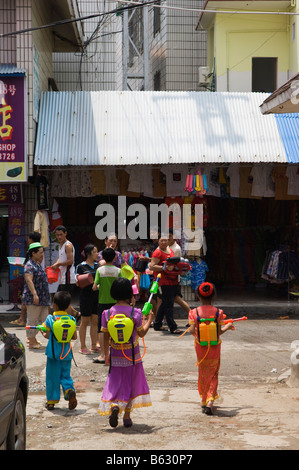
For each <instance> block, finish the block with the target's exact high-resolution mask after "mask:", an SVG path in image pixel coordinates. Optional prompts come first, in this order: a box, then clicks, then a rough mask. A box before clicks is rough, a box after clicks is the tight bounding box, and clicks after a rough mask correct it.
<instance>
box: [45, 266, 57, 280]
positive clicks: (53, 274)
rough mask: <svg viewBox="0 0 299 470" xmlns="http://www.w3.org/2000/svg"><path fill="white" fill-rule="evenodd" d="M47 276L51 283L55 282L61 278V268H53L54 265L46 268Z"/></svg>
mask: <svg viewBox="0 0 299 470" xmlns="http://www.w3.org/2000/svg"><path fill="white" fill-rule="evenodd" d="M46 273H47V278H48V283H49V284H54V282H57V281H58V279H59V273H60V269H59V268H58V269H53V268H52V266H48V267H47V268H46Z"/></svg>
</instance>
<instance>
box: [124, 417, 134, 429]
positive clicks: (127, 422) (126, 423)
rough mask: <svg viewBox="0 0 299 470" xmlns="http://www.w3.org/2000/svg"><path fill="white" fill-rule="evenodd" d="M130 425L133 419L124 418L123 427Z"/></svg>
mask: <svg viewBox="0 0 299 470" xmlns="http://www.w3.org/2000/svg"><path fill="white" fill-rule="evenodd" d="M131 426H133V421H132V420H131V418H124V427H125V428H130V427H131Z"/></svg>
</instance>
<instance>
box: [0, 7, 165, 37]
mask: <svg viewBox="0 0 299 470" xmlns="http://www.w3.org/2000/svg"><path fill="white" fill-rule="evenodd" d="M156 2H157V0H152V1H149V2H144V3H139V4H134V5H128V6H124V7H121V8H114V9H113V10H110V11H107V12H104V13H95V14H92V15H87V16H80V17H78V18H70V19H67V20H59V21H54V22H53V23H48V24H45V25H42V26H35V27H33V28H26V29H20V30H18V31H11V32H9V33H1V34H0V39H1V38H5V37H8V36H15V35H16V34H24V33H29V32H31V31H38V30H41V29H47V28H53V27H55V26H64V25H66V24H70V23H76V22H78V21H84V20H90V19H92V18H99V17H104V16H107V15H112V14H116V13H122V12H123V11H126V10H132V9H135V8H143V7H144V6H147V5H154V4H155V3H156ZM82 46H83V45H82Z"/></svg>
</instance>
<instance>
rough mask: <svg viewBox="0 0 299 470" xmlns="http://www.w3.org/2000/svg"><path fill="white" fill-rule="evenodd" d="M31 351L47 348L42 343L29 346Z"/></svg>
mask: <svg viewBox="0 0 299 470" xmlns="http://www.w3.org/2000/svg"><path fill="white" fill-rule="evenodd" d="M28 347H29V349H45V346H43V345H42V344H41V343H36V344H34V345H33V346H30V345H29V346H28Z"/></svg>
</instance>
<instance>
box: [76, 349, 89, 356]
mask: <svg viewBox="0 0 299 470" xmlns="http://www.w3.org/2000/svg"><path fill="white" fill-rule="evenodd" d="M79 353H80V354H85V355H88V354H91V351H90V350H89V349H79Z"/></svg>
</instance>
